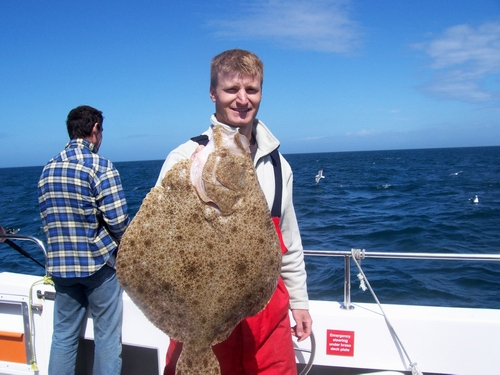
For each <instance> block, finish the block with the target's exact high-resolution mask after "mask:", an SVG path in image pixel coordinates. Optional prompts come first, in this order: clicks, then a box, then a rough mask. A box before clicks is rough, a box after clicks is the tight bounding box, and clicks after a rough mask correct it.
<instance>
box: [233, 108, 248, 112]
mask: <svg viewBox="0 0 500 375" xmlns="http://www.w3.org/2000/svg"><path fill="white" fill-rule="evenodd" d="M250 110H251V108H233V111H235V112H239V113H247V112H250Z"/></svg>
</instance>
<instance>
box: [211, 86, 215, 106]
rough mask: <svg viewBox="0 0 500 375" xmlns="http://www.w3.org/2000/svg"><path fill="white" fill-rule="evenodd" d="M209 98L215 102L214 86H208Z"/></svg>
mask: <svg viewBox="0 0 500 375" xmlns="http://www.w3.org/2000/svg"><path fill="white" fill-rule="evenodd" d="M210 99H212V101H213V102H214V103H215V102H216V99H215V88H214V87H212V86H210Z"/></svg>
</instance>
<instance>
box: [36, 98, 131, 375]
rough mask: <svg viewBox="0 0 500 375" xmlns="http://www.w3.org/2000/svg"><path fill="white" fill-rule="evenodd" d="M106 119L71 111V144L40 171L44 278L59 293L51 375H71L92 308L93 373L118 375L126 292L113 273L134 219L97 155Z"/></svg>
mask: <svg viewBox="0 0 500 375" xmlns="http://www.w3.org/2000/svg"><path fill="white" fill-rule="evenodd" d="M102 124H103V116H102V112H101V111H98V110H97V109H95V108H92V107H89V106H80V107H77V108H75V109H73V110H71V111H70V112H69V114H68V118H67V120H66V125H67V128H68V133H69V137H70V142H69V143H68V144H67V145H66V148H65V149H64V150H63V151H62V152H61V153H60V154H59V155H57V156H55V157H54V158H53V159H51V160H50V161H49V162H48V163H47V165H46V166H45V168H44V169H43V172H42V175H41V177H40V181H39V183H38V202H39V205H40V214H41V217H42V222H43V226H44V231H45V233H46V235H47V244H48V248H47V258H48V259H47V271H48V273H49V274H50V275H51V276H52V279H53V281H54V284H55V289H56V298H55V307H54V333H53V337H52V347H51V351H50V361H49V374H51V375H66V374H67V375H74V374H75V364H76V353H77V349H78V338H79V333H80V331H81V327H82V323H83V320H84V318H85V314H86V310H87V307H90V310H91V312H92V317H93V322H94V337H95V354H94V370H93V374H94V375H97V374H100V375H115V374H116V375H119V374H120V372H121V363H122V361H121V327H122V311H123V310H122V309H123V306H122V298H121V296H122V289H121V287H120V285H119V284H118V281H117V279H116V273H115V269H114V263H115V257H116V252H117V250H118V244H119V242H120V239H121V237H122V235H123V233H124V232H125V229H126V228H127V225H128V223H129V217H128V214H127V203H126V200H125V194H124V192H123V188H122V185H121V181H120V175H119V173H118V171H117V170H116V168H115V167H114V166H113V164H112V163H111V162H110V161H109V160H107V159H106V158H103V157H102V156H99V155H98V154H97V151H98V150H99V146H100V145H101V141H102V131H103V127H102Z"/></svg>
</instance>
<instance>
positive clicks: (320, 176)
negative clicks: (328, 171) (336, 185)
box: [316, 169, 325, 185]
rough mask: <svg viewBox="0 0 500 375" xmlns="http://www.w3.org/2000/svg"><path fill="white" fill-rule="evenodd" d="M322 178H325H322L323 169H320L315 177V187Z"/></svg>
mask: <svg viewBox="0 0 500 375" xmlns="http://www.w3.org/2000/svg"><path fill="white" fill-rule="evenodd" d="M322 178H325V176H323V169H320V170H319V171H318V174H317V175H316V185H317V184H318V183H319V181H320V180H321V179H322Z"/></svg>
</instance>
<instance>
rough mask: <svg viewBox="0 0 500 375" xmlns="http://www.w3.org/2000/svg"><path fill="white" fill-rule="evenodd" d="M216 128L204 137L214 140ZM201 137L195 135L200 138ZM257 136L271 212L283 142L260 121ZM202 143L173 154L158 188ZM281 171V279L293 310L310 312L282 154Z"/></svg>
mask: <svg viewBox="0 0 500 375" xmlns="http://www.w3.org/2000/svg"><path fill="white" fill-rule="evenodd" d="M210 120H211V122H212V126H213V125H219V124H220V123H219V122H218V121H217V119H216V118H215V116H214V115H212V117H211V119H210ZM212 126H211V127H210V128H209V129H208V130H207V131H205V132H204V133H203V134H206V135H208V136H209V138H211V137H212ZM196 135H197V134H193V136H196ZM253 135H254V138H255V139H256V142H257V147H258V148H257V152H256V154H255V158H254V165H255V169H256V171H257V177H258V179H259V183H260V186H261V188H262V190H263V191H264V195H265V196H266V200H267V204H268V206H269V209H271V207H272V204H273V200H274V190H275V183H274V169H273V165H272V161H271V156H270V154H271V152H272V151H273V150H274V149H276V148H277V147H278V146H279V141H278V140H277V139H276V137H274V135H273V134H272V133H271V131H270V130H269V129H268V128H267V127H266V126H265V125H264V123H262V122H261V121H258V120H256V121H255V124H254V128H253ZM197 146H198V143H196V142H193V141H191V140H190V141H188V142H186V143H184V144H182V145H180V146H179V147H177V148H176V149H175V150H173V151H172V152H170V154H169V155H168V156H167V159H166V160H165V162H164V163H163V167H162V169H161V171H160V175H159V177H158V181H157V182H156V186H159V185H161V181H162V180H163V177H164V176H165V174H166V173H167V171H168V170H169V169H170V168H172V166H173V165H174V164H175V163H177V162H178V161H179V160H182V159H189V158H190V157H191V155H192V154H193V152H194V151H195V149H196V147H197ZM280 158H281V169H282V176H283V177H282V178H283V192H282V206H281V224H280V226H281V232H282V234H283V241H284V243H285V246H286V247H287V248H288V251H287V252H286V253H285V255H284V256H283V265H282V268H281V276H282V278H283V281H284V282H285V285H286V287H287V289H288V293H289V294H290V308H291V309H304V310H307V309H309V303H308V295H307V285H306V271H305V264H304V254H303V251H302V240H301V238H300V232H299V226H298V224H297V218H296V216H295V209H294V207H293V201H292V191H293V174H292V169H291V168H290V165H289V164H288V162H287V161H286V160H285V158H284V157H283V156H282V155H281V154H280Z"/></svg>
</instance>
